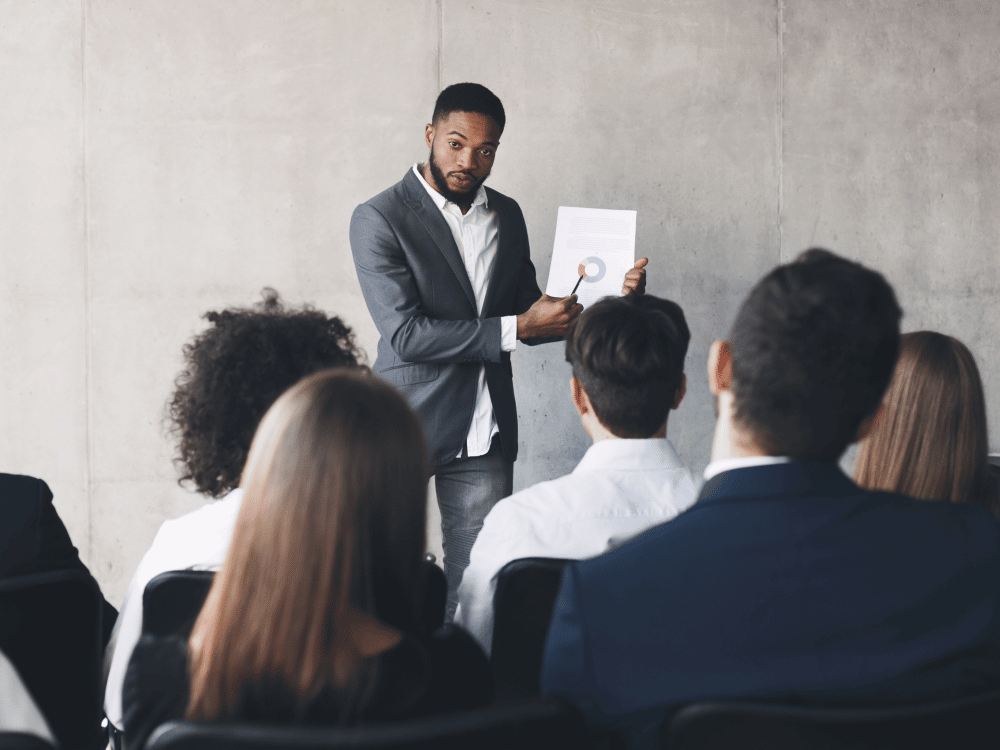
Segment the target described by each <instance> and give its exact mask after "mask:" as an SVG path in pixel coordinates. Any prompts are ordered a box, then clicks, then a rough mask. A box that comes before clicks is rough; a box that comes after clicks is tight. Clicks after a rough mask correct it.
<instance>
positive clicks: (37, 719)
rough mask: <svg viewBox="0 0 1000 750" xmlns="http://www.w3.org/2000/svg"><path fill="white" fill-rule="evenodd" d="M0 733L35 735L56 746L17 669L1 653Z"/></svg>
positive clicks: (46, 723)
mask: <svg viewBox="0 0 1000 750" xmlns="http://www.w3.org/2000/svg"><path fill="white" fill-rule="evenodd" d="M0 731H3V732H24V733H26V734H33V735H35V736H36V737H41V738H42V739H44V740H48V742H49V743H51V744H53V745H54V744H56V740H55V738H54V737H53V736H52V730H51V729H49V725H48V722H46V721H45V717H44V716H42V712H41V711H39V710H38V706H36V705H35V701H34V700H33V699H32V697H31V693H29V692H28V688H26V687H25V686H24V682H22V681H21V675H19V674H18V673H17V668H16V667H15V666H14V665H13V664H11V663H10V660H9V659H8V658H7V655H6V654H4V653H3V652H0Z"/></svg>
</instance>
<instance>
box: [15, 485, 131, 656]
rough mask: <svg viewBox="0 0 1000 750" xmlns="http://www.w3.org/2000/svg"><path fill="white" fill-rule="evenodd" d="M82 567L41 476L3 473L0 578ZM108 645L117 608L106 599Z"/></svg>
mask: <svg viewBox="0 0 1000 750" xmlns="http://www.w3.org/2000/svg"><path fill="white" fill-rule="evenodd" d="M55 570H82V571H84V572H87V573H89V572H90V571H89V570H87V566H86V565H84V564H83V561H81V560H80V555H79V553H78V552H77V550H76V547H74V546H73V542H72V541H71V540H70V538H69V533H68V532H67V531H66V527H65V526H64V525H63V522H62V519H61V518H59V514H58V513H56V509H55V506H54V505H53V504H52V491H51V490H49V487H48V485H47V484H45V482H43V481H42V480H41V479H35V478H34V477H26V476H22V475H18V474H0V578H10V577H12V576H22V575H29V574H31V573H46V572H49V571H55ZM103 614H104V620H103V628H104V643H105V645H107V642H108V639H109V637H110V635H111V629H112V628H113V627H114V625H115V619H116V618H117V616H118V610H116V609H115V608H114V607H112V606H111V605H110V604H108V602H107V601H105V602H104V612H103Z"/></svg>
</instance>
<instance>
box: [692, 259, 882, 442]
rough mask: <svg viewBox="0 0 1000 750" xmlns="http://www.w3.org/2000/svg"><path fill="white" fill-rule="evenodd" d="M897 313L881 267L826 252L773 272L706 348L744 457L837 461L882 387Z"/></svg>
mask: <svg viewBox="0 0 1000 750" xmlns="http://www.w3.org/2000/svg"><path fill="white" fill-rule="evenodd" d="M901 317H902V311H901V310H900V309H899V305H898V304H897V302H896V295H895V294H894V293H893V291H892V287H890V286H889V284H888V282H886V280H885V279H884V278H883V277H882V276H881V274H879V273H877V272H875V271H872V270H870V269H868V268H865V267H864V266H862V265H860V264H858V263H854V262H852V261H849V260H846V259H844V258H841V257H839V256H837V255H834V254H833V253H831V252H829V251H827V250H821V249H811V250H807V251H806V252H804V253H802V254H801V255H800V256H799V257H798V258H797V259H796V260H795V261H794V262H792V263H789V264H787V265H783V266H778V267H777V268H776V269H774V270H773V271H771V273H769V274H768V275H767V276H765V277H764V278H763V279H761V281H760V282H758V284H757V285H756V286H755V287H754V288H753V289H752V290H751V292H750V294H749V296H748V297H747V298H746V300H745V301H744V302H743V304H742V305H741V307H740V309H739V312H738V313H737V315H736V321H735V322H734V324H733V329H732V332H731V333H730V337H729V341H728V342H716V343H715V344H714V345H713V347H712V352H711V354H710V356H709V379H710V381H711V385H712V392H713V393H715V395H717V396H718V395H720V394H721V393H722V392H728V393H729V394H731V398H732V401H731V405H728V406H727V407H726V408H728V409H731V412H730V415H729V422H730V424H731V428H732V430H733V431H734V438H733V441H734V443H740V444H741V445H742V449H743V452H744V453H748V454H750V455H753V454H759V455H771V456H788V457H791V458H797V459H813V460H820V461H834V460H836V459H837V458H838V457H839V456H840V455H841V453H843V451H844V449H845V448H846V447H847V446H848V445H849V444H850V443H851V442H853V441H854V440H856V439H857V438H858V436H859V431H860V429H861V427H862V423H863V422H865V420H866V418H867V417H869V416H870V415H871V414H872V413H873V412H874V411H875V409H876V408H877V407H878V405H879V402H880V400H881V398H882V394H883V393H884V392H885V389H886V386H887V385H888V383H889V379H890V377H891V376H892V370H893V366H894V365H895V362H896V355H897V352H898V350H899V320H900V318H901ZM720 408H721V407H720ZM717 445H718V434H717ZM713 455H716V448H713ZM716 457H718V456H716Z"/></svg>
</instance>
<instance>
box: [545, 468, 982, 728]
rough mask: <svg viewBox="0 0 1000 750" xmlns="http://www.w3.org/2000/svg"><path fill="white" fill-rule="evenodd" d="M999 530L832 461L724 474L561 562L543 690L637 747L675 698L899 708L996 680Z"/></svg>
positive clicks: (973, 510)
mask: <svg viewBox="0 0 1000 750" xmlns="http://www.w3.org/2000/svg"><path fill="white" fill-rule="evenodd" d="M998 593H1000V525H998V524H997V522H996V521H995V520H994V519H993V518H992V517H991V516H990V515H989V514H988V513H987V512H986V511H985V510H983V509H982V508H980V507H977V506H971V505H955V504H947V503H938V502H921V501H916V500H912V499H910V498H906V497H902V496H899V495H893V494H889V493H882V492H866V491H864V490H861V489H860V488H859V487H858V486H857V485H855V484H854V483H853V482H851V481H850V479H848V478H847V477H846V476H845V475H844V474H843V473H842V472H841V471H840V469H839V468H838V467H837V466H836V465H835V464H831V463H820V462H811V461H793V462H791V463H789V464H783V465H782V464H779V465H772V466H762V467H754V468H746V469H737V470H734V471H729V472H725V473H723V474H720V475H718V476H715V477H713V478H712V479H711V480H709V481H708V482H706V484H705V486H704V488H703V489H702V492H701V495H700V497H699V500H698V502H697V503H695V505H693V506H692V507H691V508H690V509H689V510H687V511H686V512H684V513H682V514H681V515H680V516H678V517H677V518H675V519H674V520H672V521H669V522H667V523H665V524H663V525H660V526H657V527H655V528H653V529H651V530H649V531H647V532H646V533H645V534H643V535H641V536H639V537H637V538H636V539H635V540H633V541H632V542H630V543H628V544H626V545H625V546H623V547H620V548H618V549H617V550H614V551H612V552H610V553H608V554H605V555H603V556H601V557H597V558H594V559H592V560H588V561H583V562H579V563H576V564H573V565H570V566H568V567H567V569H566V570H565V572H564V575H563V579H562V586H561V589H560V592H559V597H558V600H557V604H556V609H555V614H554V616H553V621H552V625H551V628H550V630H549V635H548V641H547V644H546V651H545V658H544V667H543V674H542V689H543V692H544V693H545V694H556V695H561V696H564V697H567V698H569V699H570V700H571V701H573V702H574V703H576V704H577V705H579V706H580V707H581V708H582V709H583V711H584V713H585V714H587V716H588V719H589V720H590V721H591V722H592V723H594V724H596V725H600V726H605V727H610V728H613V729H617V730H619V731H621V732H622V733H623V734H625V736H626V737H627V738H629V739H630V745H631V746H633V747H654V746H655V737H656V728H657V726H658V725H659V723H660V722H661V721H662V720H663V719H664V718H665V717H667V716H669V715H670V714H671V713H672V712H673V711H674V710H675V709H677V708H679V707H680V706H682V705H683V704H686V703H690V702H693V701H698V700H702V699H708V698H758V699H767V700H774V701H778V702H799V703H809V704H820V705H862V706H871V705H901V704H916V703H920V702H926V701H933V700H937V699H944V698H949V697H954V696H960V695H965V694H970V693H975V692H981V691H985V690H987V689H990V688H994V687H997V686H998V685H1000V598H998Z"/></svg>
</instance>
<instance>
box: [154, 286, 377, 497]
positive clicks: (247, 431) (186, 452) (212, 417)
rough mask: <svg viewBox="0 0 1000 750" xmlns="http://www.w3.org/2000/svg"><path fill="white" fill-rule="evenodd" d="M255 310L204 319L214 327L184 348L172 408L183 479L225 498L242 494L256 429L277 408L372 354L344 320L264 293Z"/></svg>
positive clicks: (232, 311)
mask: <svg viewBox="0 0 1000 750" xmlns="http://www.w3.org/2000/svg"><path fill="white" fill-rule="evenodd" d="M263 294H264V300H263V302H261V303H260V304H258V305H256V306H254V307H251V308H229V309H226V310H222V311H221V312H215V311H213V312H208V313H206V314H205V315H204V317H205V319H206V320H208V321H209V323H210V325H209V327H208V328H207V329H205V330H204V331H202V332H201V333H199V334H198V335H197V336H195V337H194V338H193V339H192V340H191V341H189V342H188V343H187V344H185V345H184V362H185V365H184V370H183V371H182V372H181V374H180V375H179V376H178V377H177V380H176V383H175V390H174V394H173V396H172V397H171V400H170V403H169V415H170V421H171V432H172V433H173V434H174V435H175V436H176V438H177V442H178V456H177V459H176V463H177V464H178V466H179V468H180V473H181V477H180V481H181V482H182V483H183V482H185V481H191V482H192V483H193V484H194V486H195V487H196V488H197V489H198V491H199V492H201V493H203V494H205V495H209V496H210V497H221V496H222V495H224V494H226V493H227V492H229V491H230V490H232V489H234V488H235V487H236V486H237V485H238V484H239V481H240V473H241V472H242V471H243V465H244V463H246V458H247V452H248V451H249V450H250V441H251V440H252V439H253V435H254V431H255V430H256V429H257V425H258V424H259V423H260V420H261V418H262V417H263V416H264V413H265V412H266V411H267V410H268V408H270V406H271V404H273V403H274V402H275V400H276V399H277V398H278V396H280V395H281V394H282V393H283V392H284V391H286V390H287V389H288V388H290V387H291V386H293V385H295V383H297V382H298V381H299V380H301V379H302V378H303V377H305V376H306V375H309V374H311V373H314V372H317V371H318V370H323V369H326V368H328V367H338V366H351V365H356V364H358V362H359V361H360V360H362V359H363V358H364V355H363V354H362V353H361V352H360V351H359V349H358V348H357V347H356V346H355V344H354V334H353V333H352V332H351V329H350V328H348V327H347V326H346V325H345V324H344V323H343V321H341V320H340V318H338V317H336V316H329V315H326V314H325V313H323V312H321V311H319V310H314V309H312V308H311V307H308V306H306V307H302V308H300V309H286V308H285V307H284V306H283V305H282V303H281V300H280V299H279V298H278V293H277V292H275V291H274V290H273V289H265V290H264V293H263Z"/></svg>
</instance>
